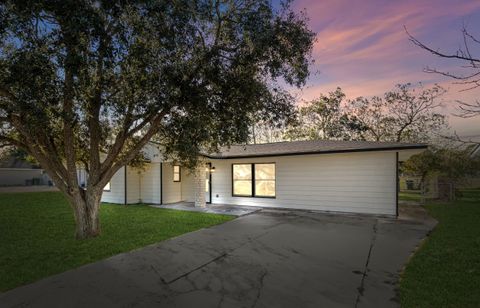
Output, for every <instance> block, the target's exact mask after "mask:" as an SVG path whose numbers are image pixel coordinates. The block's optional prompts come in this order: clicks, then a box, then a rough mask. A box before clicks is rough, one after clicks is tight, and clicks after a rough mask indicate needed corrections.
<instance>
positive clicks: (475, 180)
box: [460, 144, 480, 188]
mask: <svg viewBox="0 0 480 308" xmlns="http://www.w3.org/2000/svg"><path fill="white" fill-rule="evenodd" d="M470 157H472V158H478V159H480V144H477V145H475V146H474V147H473V148H472V150H471V152H470ZM460 187H461V188H480V173H477V175H476V176H471V177H469V178H467V179H466V180H465V181H464V183H461V185H460Z"/></svg>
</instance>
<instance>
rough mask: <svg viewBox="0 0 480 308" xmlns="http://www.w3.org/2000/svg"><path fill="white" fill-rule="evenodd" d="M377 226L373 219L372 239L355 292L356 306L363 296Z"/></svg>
mask: <svg viewBox="0 0 480 308" xmlns="http://www.w3.org/2000/svg"><path fill="white" fill-rule="evenodd" d="M377 226H378V220H375V223H374V224H373V234H372V239H371V240H370V248H369V249H368V255H367V261H366V262H365V268H364V270H363V273H362V280H361V282H360V286H359V287H358V288H357V290H358V294H357V299H356V300H355V307H358V304H359V303H360V298H361V297H362V296H363V292H364V290H365V286H364V285H365V278H366V277H367V272H368V265H369V263H370V256H371V255H372V250H373V246H374V245H375V240H376V238H377Z"/></svg>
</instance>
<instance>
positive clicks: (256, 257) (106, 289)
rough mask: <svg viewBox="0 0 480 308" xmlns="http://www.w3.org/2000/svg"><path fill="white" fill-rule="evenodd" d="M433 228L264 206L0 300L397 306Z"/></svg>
mask: <svg viewBox="0 0 480 308" xmlns="http://www.w3.org/2000/svg"><path fill="white" fill-rule="evenodd" d="M433 225H434V223H431V222H430V221H428V223H425V222H414V221H408V220H393V219H384V218H374V217H363V216H347V215H329V214H322V213H313V212H304V211H275V210H262V211H260V212H257V213H253V214H250V215H247V216H243V217H240V218H237V219H235V220H233V221H230V222H227V223H225V224H222V225H219V226H215V227H212V228H208V229H202V230H199V231H196V232H192V233H189V234H186V235H183V236H180V237H177V238H174V239H171V240H168V241H165V242H161V243H159V244H155V245H151V246H148V247H145V248H142V249H139V250H136V251H132V252H129V253H124V254H120V255H117V256H114V257H112V258H109V259H106V260H104V261H100V262H97V263H93V264H90V265H86V266H83V267H80V268H78V269H75V270H71V271H68V272H65V273H62V274H59V275H56V276H52V277H49V278H46V279H44V280H42V281H39V282H36V283H34V284H31V285H28V286H24V287H20V288H17V289H14V290H12V291H9V292H7V293H4V294H2V295H0V306H1V307H17V306H18V307H30V306H32V307H196V308H199V307H289V308H290V307H389V306H398V298H397V293H396V284H397V280H398V277H399V272H400V271H401V269H402V267H403V265H404V264H405V262H407V260H408V258H409V256H410V254H411V252H412V251H413V250H414V249H415V247H416V246H417V245H418V244H419V243H420V241H421V240H422V239H423V238H424V237H425V236H426V234H427V233H428V232H429V230H430V229H431V228H432V227H433ZM38 266H41V264H39V265H38Z"/></svg>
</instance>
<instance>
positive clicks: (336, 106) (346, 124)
mask: <svg viewBox="0 0 480 308" xmlns="http://www.w3.org/2000/svg"><path fill="white" fill-rule="evenodd" d="M344 104H345V93H343V91H342V89H341V88H337V89H336V90H335V91H333V92H330V93H329V94H328V95H323V94H320V96H319V97H318V98H317V99H314V100H312V101H310V102H307V103H306V104H305V105H304V106H301V107H299V108H298V117H297V119H296V121H295V122H294V123H293V124H292V125H290V126H289V127H288V129H287V131H286V132H285V135H284V138H285V139H289V140H317V139H330V140H331V139H340V140H350V139H358V136H357V135H358V132H359V131H361V130H362V127H361V126H360V125H359V124H360V123H358V122H357V121H356V117H355V116H350V115H349V114H348V113H347V112H346V110H344Z"/></svg>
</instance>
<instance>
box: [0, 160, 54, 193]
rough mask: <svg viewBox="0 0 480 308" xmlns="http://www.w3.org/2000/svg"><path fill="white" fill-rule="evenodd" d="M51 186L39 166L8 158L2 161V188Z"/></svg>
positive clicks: (0, 178) (0, 163)
mask: <svg viewBox="0 0 480 308" xmlns="http://www.w3.org/2000/svg"><path fill="white" fill-rule="evenodd" d="M49 184H50V185H51V181H50V178H49V177H48V175H47V174H46V173H45V171H44V170H43V169H41V168H40V167H39V166H37V165H34V164H31V163H29V162H28V161H26V160H23V159H20V158H18V157H15V156H14V155H11V156H8V157H6V158H5V159H3V160H2V161H0V186H29V185H49Z"/></svg>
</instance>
